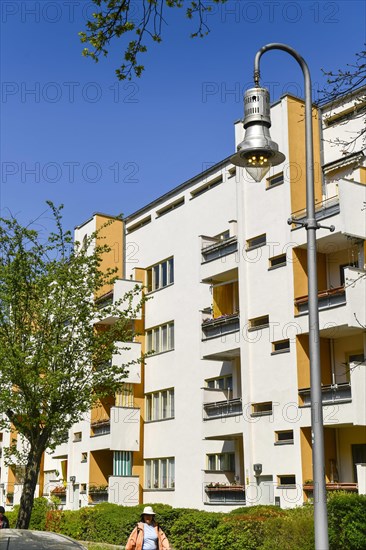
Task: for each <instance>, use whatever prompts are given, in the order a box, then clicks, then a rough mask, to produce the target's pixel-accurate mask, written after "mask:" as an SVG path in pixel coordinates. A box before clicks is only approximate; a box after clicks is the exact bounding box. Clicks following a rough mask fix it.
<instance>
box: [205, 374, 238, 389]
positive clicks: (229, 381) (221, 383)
mask: <svg viewBox="0 0 366 550" xmlns="http://www.w3.org/2000/svg"><path fill="white" fill-rule="evenodd" d="M206 387H207V388H210V389H212V390H228V389H230V390H232V389H233V377H232V376H231V374H229V375H227V376H218V377H217V378H209V379H208V380H206Z"/></svg>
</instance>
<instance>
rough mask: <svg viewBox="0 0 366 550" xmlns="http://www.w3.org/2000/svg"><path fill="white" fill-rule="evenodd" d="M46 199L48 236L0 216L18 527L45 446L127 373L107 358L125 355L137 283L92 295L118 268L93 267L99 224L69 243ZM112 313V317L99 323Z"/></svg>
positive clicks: (2, 412)
mask: <svg viewBox="0 0 366 550" xmlns="http://www.w3.org/2000/svg"><path fill="white" fill-rule="evenodd" d="M49 206H50V208H51V211H52V213H53V217H54V222H55V229H54V231H53V232H51V233H50V234H49V236H48V237H46V238H45V237H44V235H42V234H41V233H40V232H39V231H36V230H35V229H32V228H31V227H24V226H22V225H21V224H20V223H19V222H18V221H17V220H16V219H14V218H10V219H4V218H0V429H1V428H2V429H9V430H10V431H11V432H13V433H12V435H11V438H12V444H11V446H10V448H8V449H7V450H6V457H7V460H8V463H13V464H19V463H22V464H23V472H22V483H23V491H22V496H21V500H20V507H19V514H18V519H17V527H18V528H23V529H26V528H28V526H29V522H30V516H31V511H32V506H33V501H34V492H35V488H36V484H37V479H38V475H39V471H40V464H41V459H42V455H43V453H44V452H45V451H46V450H52V449H54V448H55V447H56V446H57V445H58V444H60V443H62V442H64V441H66V440H67V437H68V430H69V429H70V428H71V427H72V425H73V424H74V423H75V422H77V421H79V420H80V419H81V418H82V417H83V416H84V415H85V414H86V413H87V412H88V411H89V410H90V409H91V408H92V407H93V406H94V405H95V404H96V403H97V402H98V400H99V399H101V398H103V397H105V396H110V395H113V394H114V392H116V391H117V390H118V388H120V387H121V385H122V383H123V380H124V379H125V377H126V368H125V367H126V366H127V365H122V366H117V365H114V364H112V361H111V357H112V354H118V353H122V354H123V349H118V347H117V345H116V342H117V341H129V340H131V337H132V331H131V321H130V320H131V319H132V318H133V317H135V316H136V308H134V306H133V304H134V303H135V302H136V301H137V302H138V301H139V299H138V297H137V296H138V295H139V293H140V292H141V289H140V288H138V287H136V288H135V289H134V290H133V291H132V292H130V293H128V294H126V295H125V296H124V297H123V299H122V300H120V301H119V302H115V303H114V304H108V303H105V301H102V302H101V301H100V300H99V301H98V300H96V299H95V297H97V296H100V294H101V293H102V292H103V291H105V288H106V286H105V285H110V284H112V283H113V282H114V280H115V279H116V270H114V269H108V270H105V271H104V272H102V270H101V262H102V259H103V256H104V254H107V253H108V252H109V251H110V249H109V247H108V246H107V244H103V242H102V241H101V236H100V234H99V233H97V232H96V233H94V234H93V235H91V236H90V237H89V238H88V239H87V241H86V242H84V243H83V246H80V244H79V243H73V239H72V236H71V233H70V232H67V231H66V232H65V231H64V230H63V228H62V223H61V212H60V211H61V208H62V207H61V208H59V209H58V208H55V207H54V206H53V205H52V203H49ZM107 223H109V222H107ZM111 223H113V222H111ZM140 305H141V302H140V303H139V305H138V306H137V308H139V307H140ZM102 306H103V307H102ZM111 316H113V317H114V318H115V323H114V324H112V325H110V326H109V329H108V330H98V326H100V325H98V323H102V321H103V319H104V318H105V317H111ZM124 349H126V348H124ZM127 349H128V348H127ZM129 364H131V363H129ZM14 434H18V435H17V436H15V435H14ZM17 440H18V441H19V440H20V442H21V445H19V444H18V445H17Z"/></svg>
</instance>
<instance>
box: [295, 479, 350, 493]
mask: <svg viewBox="0 0 366 550" xmlns="http://www.w3.org/2000/svg"><path fill="white" fill-rule="evenodd" d="M302 488H303V489H304V491H305V492H306V493H307V494H308V496H309V497H311V496H312V494H313V493H314V483H313V482H312V481H309V482H307V483H304V485H303V486H302ZM325 489H326V491H346V492H348V493H357V491H358V485H357V483H351V482H349V483H348V482H337V483H326V484H325Z"/></svg>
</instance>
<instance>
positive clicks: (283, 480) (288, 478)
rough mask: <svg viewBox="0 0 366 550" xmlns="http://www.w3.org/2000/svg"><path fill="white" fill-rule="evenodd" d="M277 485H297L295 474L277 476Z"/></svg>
mask: <svg viewBox="0 0 366 550" xmlns="http://www.w3.org/2000/svg"><path fill="white" fill-rule="evenodd" d="M277 485H278V487H295V486H296V476H295V475H293V474H285V475H281V476H277Z"/></svg>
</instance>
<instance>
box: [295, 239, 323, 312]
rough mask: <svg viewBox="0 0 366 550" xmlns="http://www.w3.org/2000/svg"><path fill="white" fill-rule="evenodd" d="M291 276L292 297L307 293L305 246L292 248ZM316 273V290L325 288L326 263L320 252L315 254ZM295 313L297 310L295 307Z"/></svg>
mask: <svg viewBox="0 0 366 550" xmlns="http://www.w3.org/2000/svg"><path fill="white" fill-rule="evenodd" d="M292 258H293V277H294V298H300V297H301V296H307V295H308V275H307V269H308V261H307V250H306V249H305V248H294V249H293V255H292ZM316 259H317V273H318V290H319V291H321V290H326V289H327V286H328V285H327V263H326V255H325V254H322V253H320V252H318V253H317V255H316ZM295 313H297V310H296V308H295Z"/></svg>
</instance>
